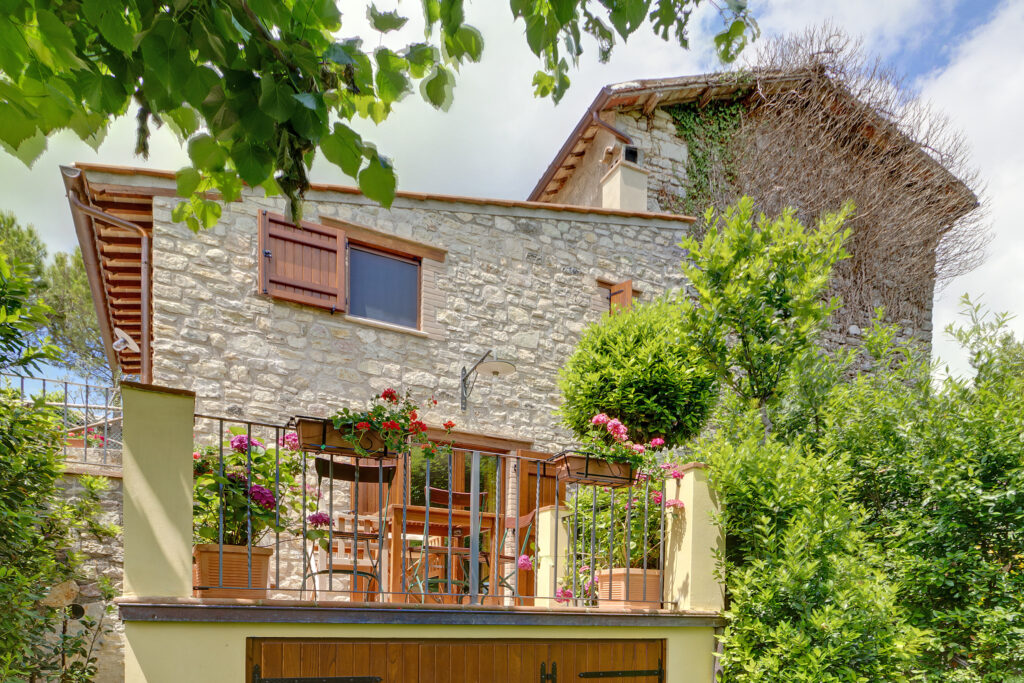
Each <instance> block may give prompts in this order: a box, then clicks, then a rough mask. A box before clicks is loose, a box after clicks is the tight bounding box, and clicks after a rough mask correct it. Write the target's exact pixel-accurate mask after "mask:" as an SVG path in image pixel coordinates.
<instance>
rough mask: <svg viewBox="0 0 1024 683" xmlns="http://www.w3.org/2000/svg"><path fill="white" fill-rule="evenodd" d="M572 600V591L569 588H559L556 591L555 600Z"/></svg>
mask: <svg viewBox="0 0 1024 683" xmlns="http://www.w3.org/2000/svg"><path fill="white" fill-rule="evenodd" d="M570 600H572V591H571V590H569V589H568V588H559V589H558V590H556V591H555V602H569V601H570Z"/></svg>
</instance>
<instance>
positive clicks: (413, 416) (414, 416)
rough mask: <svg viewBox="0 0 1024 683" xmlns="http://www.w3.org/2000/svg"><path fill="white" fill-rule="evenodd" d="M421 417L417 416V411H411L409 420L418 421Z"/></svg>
mask: <svg viewBox="0 0 1024 683" xmlns="http://www.w3.org/2000/svg"><path fill="white" fill-rule="evenodd" d="M419 417H420V416H419V415H417V414H416V411H415V410H411V411H409V419H410V420H418V419H419Z"/></svg>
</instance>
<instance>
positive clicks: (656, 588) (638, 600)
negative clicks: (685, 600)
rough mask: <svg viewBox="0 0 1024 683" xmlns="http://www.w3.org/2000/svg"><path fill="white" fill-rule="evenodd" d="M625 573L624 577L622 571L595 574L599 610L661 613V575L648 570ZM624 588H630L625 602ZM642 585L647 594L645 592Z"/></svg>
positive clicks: (637, 569)
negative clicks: (652, 610)
mask: <svg viewBox="0 0 1024 683" xmlns="http://www.w3.org/2000/svg"><path fill="white" fill-rule="evenodd" d="M628 573H629V576H628V577H627V576H626V574H627V570H626V568H625V567H614V568H612V569H600V570H598V571H597V572H595V574H594V580H595V581H596V582H597V606H598V608H599V609H607V610H618V609H660V608H661V572H660V571H659V570H657V569H648V570H647V571H646V572H645V571H644V570H643V569H641V568H639V567H631V568H630V569H629V570H628ZM627 584H628V586H629V599H628V600H627V599H626V586H627ZM645 584H646V593H645V592H644V591H645V588H644V586H645ZM609 586H610V587H609ZM609 591H610V593H609ZM645 598H646V599H645Z"/></svg>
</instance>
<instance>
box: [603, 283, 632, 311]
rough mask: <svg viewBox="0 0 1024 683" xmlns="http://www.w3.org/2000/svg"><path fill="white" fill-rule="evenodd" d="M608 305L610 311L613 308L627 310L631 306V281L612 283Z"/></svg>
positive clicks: (613, 309)
mask: <svg viewBox="0 0 1024 683" xmlns="http://www.w3.org/2000/svg"><path fill="white" fill-rule="evenodd" d="M609 296H610V299H611V302H610V306H609V308H610V309H611V312H612V313H615V309H621V310H623V311H625V310H629V308H631V307H632V306H633V281H632V280H626V281H625V282H620V283H619V284H617V285H612V286H611V290H610V295H609Z"/></svg>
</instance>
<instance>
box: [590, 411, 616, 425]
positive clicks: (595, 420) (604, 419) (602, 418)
mask: <svg viewBox="0 0 1024 683" xmlns="http://www.w3.org/2000/svg"><path fill="white" fill-rule="evenodd" d="M609 420H611V418H610V417H608V416H607V415H605V414H604V413H598V414H597V415H595V416H594V417H592V418H590V424H595V425H606V424H608V421H609Z"/></svg>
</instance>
